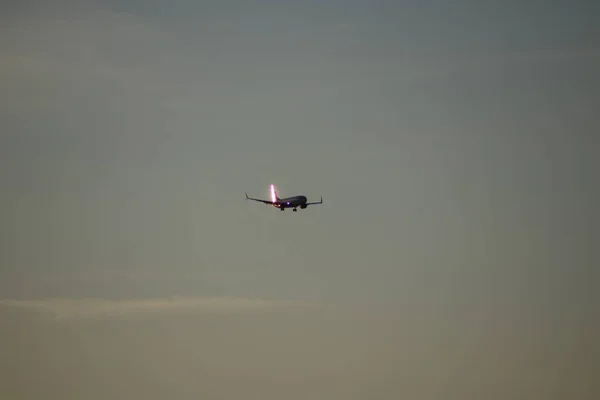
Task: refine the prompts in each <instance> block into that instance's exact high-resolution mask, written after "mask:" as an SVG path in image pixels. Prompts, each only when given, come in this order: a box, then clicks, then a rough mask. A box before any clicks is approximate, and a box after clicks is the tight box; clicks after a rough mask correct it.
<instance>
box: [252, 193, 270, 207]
mask: <svg viewBox="0 0 600 400" xmlns="http://www.w3.org/2000/svg"><path fill="white" fill-rule="evenodd" d="M246 200H254V201H258V202H260V203H265V204H268V205H271V206H272V205H274V204H275V203H273V202H272V201H269V200H262V199H255V198H252V197H248V193H246Z"/></svg>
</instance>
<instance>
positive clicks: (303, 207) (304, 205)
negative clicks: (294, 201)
mask: <svg viewBox="0 0 600 400" xmlns="http://www.w3.org/2000/svg"><path fill="white" fill-rule="evenodd" d="M306 207H308V206H307V205H306V204H302V205H301V206H300V208H301V209H303V210H304V209H305V208H306Z"/></svg>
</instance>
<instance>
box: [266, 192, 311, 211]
mask: <svg viewBox="0 0 600 400" xmlns="http://www.w3.org/2000/svg"><path fill="white" fill-rule="evenodd" d="M306 202H307V198H306V196H302V195H300V196H293V197H286V198H285V199H277V202H276V203H275V204H274V205H273V206H274V207H277V208H279V209H281V210H284V209H286V208H294V209H295V208H297V207H300V208H306Z"/></svg>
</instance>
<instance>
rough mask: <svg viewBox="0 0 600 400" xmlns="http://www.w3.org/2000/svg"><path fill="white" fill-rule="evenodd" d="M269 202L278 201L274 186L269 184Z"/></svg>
mask: <svg viewBox="0 0 600 400" xmlns="http://www.w3.org/2000/svg"><path fill="white" fill-rule="evenodd" d="M271 201H272V202H276V201H279V196H277V189H275V185H273V184H271Z"/></svg>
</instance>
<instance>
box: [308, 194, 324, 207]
mask: <svg viewBox="0 0 600 400" xmlns="http://www.w3.org/2000/svg"><path fill="white" fill-rule="evenodd" d="M311 204H323V196H321V201H315V202H313V203H306V205H307V206H309V205H311Z"/></svg>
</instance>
